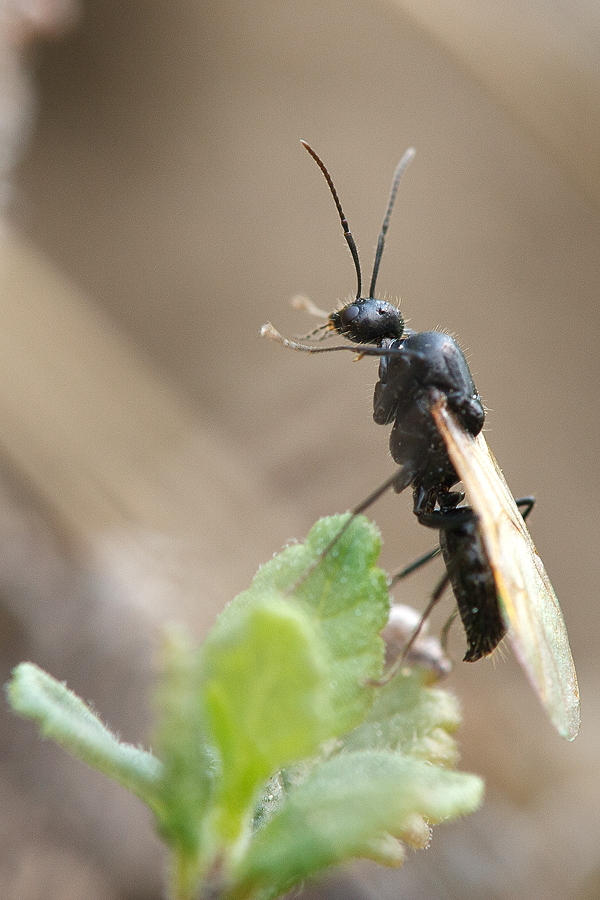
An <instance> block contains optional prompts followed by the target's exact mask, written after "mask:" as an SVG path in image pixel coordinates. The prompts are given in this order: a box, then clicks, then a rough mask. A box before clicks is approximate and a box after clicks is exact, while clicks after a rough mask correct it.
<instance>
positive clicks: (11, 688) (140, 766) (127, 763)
mask: <svg viewBox="0 0 600 900" xmlns="http://www.w3.org/2000/svg"><path fill="white" fill-rule="evenodd" d="M6 693H7V696H8V700H9V702H10V705H11V707H12V709H13V710H14V711H15V712H16V713H19V715H21V716H24V717H25V718H27V719H33V720H34V721H35V722H37V724H38V727H39V730H40V733H41V735H42V737H47V738H51V739H52V740H53V741H55V742H56V743H57V744H60V746H61V747H63V748H64V749H65V750H67V751H68V752H69V753H71V754H72V755H73V756H75V757H76V758H77V759H79V760H81V762H84V763H86V764H87V765H88V766H92V767H93V768H94V769H97V770H98V771H99V772H102V773H103V774H104V775H107V776H108V777H109V778H112V779H113V780H114V781H117V782H118V783H119V784H121V785H123V787H125V788H127V790H129V791H131V792H132V793H133V794H136V795H137V796H138V797H140V798H141V799H142V800H144V801H145V802H146V803H148V804H149V806H150V807H152V808H155V807H156V806H157V804H158V797H157V791H158V785H159V783H160V778H161V777H162V773H163V767H162V765H161V763H160V762H159V760H158V759H156V757H154V756H153V755H152V754H151V753H148V752H147V751H146V750H141V749H140V748H139V747H133V746H132V745H131V744H124V743H122V742H121V741H119V740H118V739H117V738H116V737H115V736H114V734H111V732H110V731H109V730H108V728H106V727H105V726H104V725H103V724H102V722H101V721H100V719H98V718H97V716H95V715H94V713H93V712H92V711H91V709H90V708H89V707H88V706H87V705H86V704H85V703H84V702H83V700H80V699H79V697H77V696H76V694H74V693H73V692H72V691H70V690H69V689H68V688H67V687H66V686H65V685H64V684H62V683H61V682H60V681H56V679H55V678H52V676H51V675H48V674H47V673H46V672H44V671H43V670H42V669H40V668H39V667H38V666H36V665H34V664H33V663H21V664H20V665H18V666H17V667H16V668H15V669H14V670H13V674H12V679H11V681H10V682H9V683H8V685H7V687H6Z"/></svg>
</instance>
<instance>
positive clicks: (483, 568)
mask: <svg viewBox="0 0 600 900" xmlns="http://www.w3.org/2000/svg"><path fill="white" fill-rule="evenodd" d="M302 143H303V146H304V147H305V148H306V150H307V151H308V152H309V153H310V155H311V156H312V157H313V159H314V160H315V162H316V163H317V165H318V166H319V168H320V169H321V171H322V173H323V175H324V176H325V180H326V181H327V184H328V186H329V189H330V191H331V194H332V196H333V199H334V202H335V205H336V208H337V211H338V215H339V217H340V221H341V223H342V229H343V232H344V238H345V240H346V242H347V244H348V247H349V249H350V253H351V255H352V259H353V261H354V266H355V269H356V275H357V291H356V298H355V299H354V300H352V301H350V302H349V303H347V304H346V305H345V306H344V307H343V308H342V309H340V310H336V311H335V312H333V313H331V314H330V315H329V316H327V320H326V322H325V323H324V324H323V325H322V326H320V327H319V328H317V329H316V330H315V331H314V332H312V334H311V335H309V336H308V337H314V336H318V338H319V339H321V338H322V337H327V336H328V334H331V333H334V332H335V333H337V334H340V335H341V336H342V337H345V338H347V339H348V340H349V341H351V342H352V343H353V344H358V345H360V349H357V347H356V346H352V345H346V344H343V345H339V346H334V347H317V346H315V345H314V344H305V343H299V342H297V341H289V340H287V339H285V338H283V337H281V335H280V334H279V333H278V332H277V331H276V330H275V329H274V328H273V326H272V325H265V326H263V328H262V330H261V334H262V335H263V336H266V337H270V338H272V339H274V340H276V341H278V342H279V343H281V344H282V345H283V346H286V347H290V348H292V349H295V350H302V351H305V352H308V353H325V352H330V351H337V350H350V351H353V352H355V353H358V355H359V357H362V356H378V357H380V363H379V380H378V382H377V384H376V385H375V393H374V399H373V418H374V420H375V422H376V423H377V424H380V425H389V424H391V425H392V430H391V434H390V452H391V455H392V457H393V459H394V461H395V462H396V463H397V464H398V465H399V467H400V468H399V470H398V471H397V472H396V473H395V474H394V475H393V476H392V477H391V478H389V479H388V480H387V481H386V482H385V483H384V484H383V485H381V486H380V487H379V488H378V489H377V490H376V491H375V492H374V493H373V494H372V495H371V496H370V497H368V498H367V499H366V500H365V501H364V502H363V503H361V504H359V505H358V506H357V507H355V508H354V509H353V510H352V514H353V515H356V514H358V513H359V512H362V511H364V510H365V509H367V508H368V507H369V506H370V505H371V503H373V502H374V501H375V500H376V499H377V498H378V497H379V496H381V494H383V493H384V491H386V490H387V489H388V488H389V487H392V486H393V487H394V489H395V490H396V491H397V492H398V493H399V492H401V491H403V490H405V489H406V488H407V487H408V486H409V485H412V488H413V511H414V513H415V515H416V516H417V518H418V520H419V521H420V522H421V523H422V524H423V525H425V526H427V527H430V528H437V529H438V530H439V531H440V546H441V551H442V555H443V556H444V560H445V562H446V570H447V571H446V575H445V576H444V578H443V579H442V581H441V582H440V583H439V584H438V587H437V588H436V590H435V591H434V593H433V595H432V597H431V600H430V603H429V605H428V607H427V610H426V611H425V613H424V615H423V618H422V620H421V621H424V619H425V617H426V616H427V615H428V614H429V612H430V610H431V608H432V607H433V605H434V603H435V602H437V600H438V599H439V597H440V596H441V594H442V592H443V590H444V588H445V587H446V584H447V583H448V581H449V582H450V583H451V585H452V587H453V590H454V594H455V597H456V600H457V604H458V608H459V612H460V615H461V618H462V621H463V625H464V627H465V631H466V634H467V643H468V649H467V654H466V656H465V659H466V660H469V661H474V660H476V659H479V658H481V656H484V655H487V654H489V653H491V652H492V650H493V649H494V648H495V647H496V646H497V644H498V643H499V641H500V640H501V639H502V637H503V636H504V634H505V633H506V631H508V633H509V636H510V639H511V643H512V645H513V648H514V650H515V654H516V656H517V658H518V660H519V662H520V663H521V665H522V666H523V668H524V670H525V672H526V674H527V676H528V678H529V680H530V682H531V684H532V686H533V688H534V690H535V691H536V693H537V694H538V696H539V698H540V700H541V702H542V704H543V706H544V707H545V709H546V711H547V712H548V715H549V717H550V719H551V721H552V722H553V724H554V725H555V727H556V728H557V730H558V731H559V733H560V734H561V735H562V736H563V737H565V738H567V739H568V740H572V739H573V738H574V737H575V736H576V735H577V733H578V730H579V721H580V714H579V691H578V687H577V678H576V675H575V668H574V665H573V659H572V656H571V651H570V647H569V641H568V636H567V631H566V627H565V624H564V620H563V617H562V613H561V610H560V606H559V603H558V600H557V598H556V595H555V593H554V590H553V589H552V585H551V584H550V581H549V579H548V576H547V574H546V571H545V569H544V566H543V564H542V561H541V559H540V557H539V556H538V554H537V551H536V549H535V547H534V545H533V542H532V540H531V537H530V536H529V532H528V531H527V528H526V526H525V523H524V520H523V516H522V515H521V513H520V512H519V509H518V507H517V504H516V503H515V501H514V498H513V496H512V494H511V492H510V490H509V488H508V486H507V484H506V482H505V480H504V478H503V476H502V472H501V471H500V469H499V468H498V466H497V463H496V461H495V459H494V457H493V456H492V453H491V451H490V449H489V447H488V446H487V443H486V441H485V439H484V438H483V435H482V434H481V430H482V428H483V424H484V419H485V413H484V409H483V406H482V403H481V398H480V396H479V393H478V392H477V389H476V387H475V384H474V382H473V378H472V375H471V372H470V370H469V367H468V364H467V361H466V359H465V357H464V354H463V352H462V350H461V349H460V347H459V346H458V344H457V343H456V341H455V340H454V339H453V338H452V337H451V336H450V335H447V334H443V333H441V332H437V331H424V332H414V331H412V330H410V329H406V328H405V327H404V320H403V318H402V315H401V313H400V310H399V309H398V308H397V307H396V306H394V305H393V304H391V303H389V302H387V301H384V300H379V299H377V298H376V297H375V296H374V295H375V288H376V282H377V276H378V273H379V265H380V263H381V258H382V255H383V250H384V245H385V237H386V234H387V230H388V226H389V222H390V217H391V213H392V209H393V206H394V202H395V199H396V193H397V190H398V185H399V182H400V179H401V177H402V175H403V173H404V171H405V169H406V166H407V165H408V163H409V162H410V160H411V159H412V158H413V156H414V150H412V149H410V150H408V151H407V152H406V153H405V154H404V156H403V157H402V159H401V160H400V163H399V164H398V167H397V169H396V172H395V174H394V179H393V182H392V190H391V194H390V199H389V201H388V206H387V209H386V213H385V217H384V220H383V225H382V228H381V232H380V235H379V240H378V242H377V250H376V253H375V262H374V265H373V273H372V276H371V282H370V288H369V296H368V297H362V296H361V294H362V276H361V268H360V261H359V257H358V250H357V248H356V243H355V241H354V238H353V236H352V234H351V232H350V229H349V226H348V222H347V220H346V217H345V215H344V212H343V210H342V206H341V204H340V201H339V198H338V195H337V192H336V189H335V187H334V184H333V181H332V179H331V176H330V175H329V172H328V171H327V169H326V168H325V165H324V163H323V162H322V160H321V159H320V158H319V156H318V155H317V154H316V153H315V151H314V150H313V149H312V148H311V147H309V145H308V144H306V143H305V142H304V141H303V142H302ZM321 332H322V333H321ZM458 481H462V482H463V484H464V485H465V489H466V492H467V495H468V497H469V500H470V503H471V505H470V506H460V505H459V504H460V503H461V502H462V500H463V499H464V494H463V493H462V492H460V491H454V490H451V489H452V488H453V487H454V485H455V484H457V482H458ZM519 504H520V505H521V506H523V507H524V510H525V515H527V514H528V512H529V511H530V509H531V506H532V502H531V500H530V499H529V498H526V500H523V501H519ZM328 549H329V548H327V549H326V551H325V552H328ZM433 555H434V553H430V554H428V555H427V557H423V558H422V560H420V561H417V563H415V564H413V565H412V566H410V567H409V568H408V570H405V574H407V573H408V571H414V569H415V568H416V567H417V566H418V565H419V564H421V563H424V562H425V561H426V560H427V559H429V558H432V556H433ZM416 634H417V632H415V634H414V635H413V638H412V639H411V642H409V643H412V640H414V638H415V637H416Z"/></svg>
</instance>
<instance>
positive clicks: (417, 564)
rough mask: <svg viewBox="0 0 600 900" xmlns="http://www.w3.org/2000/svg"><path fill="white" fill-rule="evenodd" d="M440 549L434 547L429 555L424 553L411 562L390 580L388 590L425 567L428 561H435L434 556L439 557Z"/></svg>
mask: <svg viewBox="0 0 600 900" xmlns="http://www.w3.org/2000/svg"><path fill="white" fill-rule="evenodd" d="M441 552H442V551H441V549H440V548H439V547H434V549H433V550H430V551H429V553H424V554H423V556H420V557H419V558H418V559H415V560H414V562H411V564H410V565H409V566H406V568H405V569H402V571H401V572H398V573H397V574H396V575H394V576H393V578H391V580H390V583H389V585H388V587H389V588H390V590H391V589H392V588H393V587H394V586H395V585H397V584H398V582H399V581H402V579H403V578H406V577H407V576H408V575H412V573H413V572H416V571H417V569H420V568H421V567H422V566H425V565H427V563H428V562H430V560H432V559H435V558H436V556H439V555H440V553H441Z"/></svg>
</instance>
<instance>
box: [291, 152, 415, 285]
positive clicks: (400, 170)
mask: <svg viewBox="0 0 600 900" xmlns="http://www.w3.org/2000/svg"><path fill="white" fill-rule="evenodd" d="M307 149H308V148H307ZM415 152H416V151H415V148H414V147H409V148H408V150H407V151H406V153H405V154H404V155H403V157H402V159H401V160H400V162H399V163H398V165H397V167H396V171H395V172H394V178H393V180H392V191H391V194H390V199H389V202H388V206H387V210H386V212H385V217H384V219H383V225H382V226H381V233H380V235H379V240H378V241H377V250H376V252H375V262H374V263H373V274H372V275H371V287H370V288H369V297H374V296H375V284H376V282H377V275H378V274H379V263H380V262H381V257H382V256H383V247H384V245H385V236H386V234H387V230H388V228H389V224H390V218H391V215H392V210H393V208H394V203H395V202H396V194H397V193H398V185H399V184H400V179H401V178H402V176H403V175H404V173H405V171H406V168H407V166H408V164H409V163H410V162H411V160H412V159H413V158H414V155H415Z"/></svg>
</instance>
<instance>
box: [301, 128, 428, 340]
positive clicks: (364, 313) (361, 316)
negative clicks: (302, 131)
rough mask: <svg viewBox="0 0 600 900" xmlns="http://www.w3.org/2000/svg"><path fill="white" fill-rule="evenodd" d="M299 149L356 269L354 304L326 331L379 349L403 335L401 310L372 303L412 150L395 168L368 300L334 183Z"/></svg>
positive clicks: (333, 315)
mask: <svg viewBox="0 0 600 900" xmlns="http://www.w3.org/2000/svg"><path fill="white" fill-rule="evenodd" d="M302 145H303V146H304V147H305V149H306V150H308V152H309V153H310V155H311V156H312V158H313V159H314V160H315V162H316V164H317V165H318V167H319V168H320V169H321V171H322V173H323V175H324V176H325V180H326V181H327V184H328V185H329V190H330V191H331V195H332V197H333V199H334V202H335V205H336V208H337V211H338V215H339V217H340V221H341V223H342V229H343V232H344V237H345V239H346V243H347V244H348V247H349V248H350V253H351V254H352V259H353V260H354V267H355V269H356V279H357V290H356V300H352V301H351V302H350V303H348V304H346V306H344V307H343V309H340V310H337V311H336V312H333V313H331V315H330V316H329V318H328V321H327V325H326V326H325V327H326V328H328V329H331V330H335V331H337V332H338V334H341V335H343V336H344V337H346V338H348V340H350V341H354V343H356V344H377V345H381V342H382V341H383V340H384V339H385V338H389V339H390V340H399V339H400V338H401V337H402V335H403V333H404V320H403V318H402V315H401V313H400V310H399V309H398V307H396V306H394V305H393V304H392V303H388V302H387V301H386V300H377V299H375V285H376V283H377V275H378V273H379V264H380V262H381V257H382V256H383V248H384V245H385V236H386V234H387V230H388V227H389V224H390V217H391V215H392V209H393V208H394V202H395V200H396V193H397V191H398V185H399V184H400V179H401V178H402V175H403V174H404V170H405V169H406V167H407V165H408V164H409V162H410V161H411V159H412V158H413V156H414V155H415V151H414V150H413V148H412V147H410V148H409V149H408V150H407V151H406V153H405V154H404V156H403V157H402V159H401V160H400V162H399V163H398V166H397V167H396V171H395V173H394V179H393V181H392V190H391V193H390V199H389V201H388V205H387V209H386V212H385V217H384V219H383V225H382V226H381V233H380V235H379V240H378V241H377V250H376V252H375V262H374V264H373V274H372V275H371V286H370V288H369V296H368V297H361V293H362V276H361V271H360V261H359V258H358V250H357V249H356V243H355V241H354V238H353V237H352V234H351V232H350V228H349V226H348V220H347V219H346V217H345V215H344V211H343V210H342V205H341V203H340V201H339V198H338V195H337V191H336V189H335V187H334V184H333V180H332V178H331V175H330V174H329V172H328V171H327V169H326V168H325V165H324V163H323V161H322V160H321V158H320V157H319V156H318V155H317V154H316V153H315V151H314V150H313V149H312V147H309V145H308V144H307V143H306V141H302Z"/></svg>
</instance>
